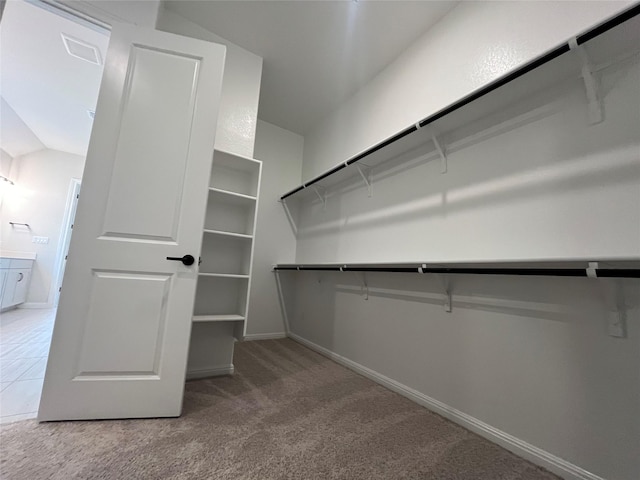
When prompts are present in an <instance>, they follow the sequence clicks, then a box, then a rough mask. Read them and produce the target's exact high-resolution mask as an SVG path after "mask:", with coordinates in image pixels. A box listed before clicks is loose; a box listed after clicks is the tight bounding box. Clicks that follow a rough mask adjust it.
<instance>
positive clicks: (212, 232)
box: [204, 228, 253, 240]
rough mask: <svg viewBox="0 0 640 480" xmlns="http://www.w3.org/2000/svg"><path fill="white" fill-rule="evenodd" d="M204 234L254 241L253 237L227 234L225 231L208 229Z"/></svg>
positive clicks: (242, 234)
mask: <svg viewBox="0 0 640 480" xmlns="http://www.w3.org/2000/svg"><path fill="white" fill-rule="evenodd" d="M204 233H206V234H208V235H223V236H225V237H236V238H246V239H249V240H251V239H253V235H247V234H246V233H235V232H227V231H223V230H211V229H207V228H205V229H204Z"/></svg>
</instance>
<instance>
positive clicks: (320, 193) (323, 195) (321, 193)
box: [311, 185, 327, 210]
mask: <svg viewBox="0 0 640 480" xmlns="http://www.w3.org/2000/svg"><path fill="white" fill-rule="evenodd" d="M311 188H313V191H314V192H315V193H316V195H317V197H318V198H319V199H320V201H321V202H322V208H323V209H325V210H326V208H327V190H326V189H325V188H322V187H319V186H318V185H312V186H311Z"/></svg>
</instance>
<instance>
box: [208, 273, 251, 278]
mask: <svg viewBox="0 0 640 480" xmlns="http://www.w3.org/2000/svg"><path fill="white" fill-rule="evenodd" d="M198 275H199V276H201V277H221V278H249V275H239V274H235V273H199V274H198Z"/></svg>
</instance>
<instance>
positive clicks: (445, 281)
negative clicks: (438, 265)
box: [418, 263, 452, 313]
mask: <svg viewBox="0 0 640 480" xmlns="http://www.w3.org/2000/svg"><path fill="white" fill-rule="evenodd" d="M426 268H427V264H426V263H423V264H422V267H418V273H425V272H424V270H425V269H426ZM436 276H437V277H438V279H439V280H440V283H441V284H442V288H443V290H444V311H445V312H447V313H451V309H452V302H451V283H450V281H449V278H448V277H447V276H446V275H441V274H436Z"/></svg>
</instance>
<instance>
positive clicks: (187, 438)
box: [0, 340, 557, 480]
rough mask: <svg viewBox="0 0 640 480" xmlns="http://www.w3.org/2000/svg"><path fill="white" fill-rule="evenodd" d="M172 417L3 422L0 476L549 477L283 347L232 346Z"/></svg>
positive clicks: (328, 364) (305, 353)
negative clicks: (226, 360)
mask: <svg viewBox="0 0 640 480" xmlns="http://www.w3.org/2000/svg"><path fill="white" fill-rule="evenodd" d="M234 363H235V366H236V372H237V373H236V374H235V375H234V376H229V377H218V378H215V379H207V380H198V381H191V382H188V383H187V388H186V393H185V402H184V414H183V416H182V417H180V418H175V419H152V420H117V421H114V420H112V421H91V422H61V423H46V424H38V423H37V422H35V421H34V420H27V421H23V422H17V423H14V424H9V425H3V426H2V427H1V431H0V461H1V463H0V474H1V475H0V476H1V478H2V479H3V480H18V479H20V480H22V479H25V480H39V479H65V480H68V479H126V480H133V479H189V480H191V479H256V480H266V479H367V480H369V479H438V480H440V479H456V480H459V479H474V480H476V479H490V480H501V479H505V480H506V479H509V480H512V479H513V480H515V479H518V480H524V479H545V480H547V479H549V480H550V479H557V477H555V476H554V475H552V474H550V473H548V472H546V471H544V470H542V469H539V468H537V467H535V466H534V465H532V464H530V463H528V462H526V461H524V460H522V459H520V458H518V457H516V456H515V455H512V454H511V453H509V452H508V451H506V450H504V449H502V448H500V447H498V446H496V445H494V444H492V443H490V442H488V441H486V440H484V439H482V438H480V437H478V436H477V435H475V434H473V433H471V432H469V431H467V430H465V429H464V428H461V427H459V426H457V425H455V424H453V423H451V422H449V421H447V420H445V419H443V418H441V417H439V416H438V415H435V414H433V413H431V412H429V411H428V410H426V409H424V408H422V407H420V406H418V405H416V404H415V403H413V402H411V401H409V400H407V399H405V398H403V397H401V396H399V395H397V394H395V393H393V392H390V391H389V390H387V389H385V388H383V387H381V386H379V385H377V384H375V383H374V382H372V381H370V380H368V379H365V378H363V377H361V376H359V375H357V374H355V373H353V372H351V371H350V370H347V369H345V368H343V367H342V366H340V365H338V364H336V363H334V362H332V361H330V360H328V359H326V358H324V357H322V356H320V355H318V354H316V353H315V352H312V351H310V350H308V349H307V348H305V347H303V346H301V345H299V344H297V343H295V342H293V341H291V340H267V341H259V342H258V341H256V342H245V343H240V344H238V345H237V347H236V354H235V359H234Z"/></svg>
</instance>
